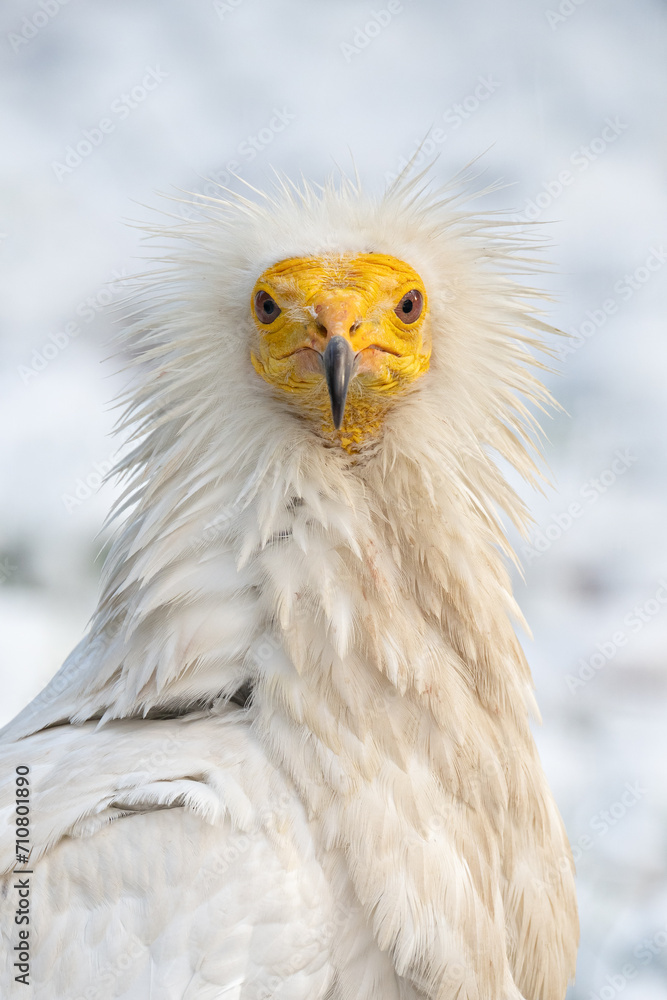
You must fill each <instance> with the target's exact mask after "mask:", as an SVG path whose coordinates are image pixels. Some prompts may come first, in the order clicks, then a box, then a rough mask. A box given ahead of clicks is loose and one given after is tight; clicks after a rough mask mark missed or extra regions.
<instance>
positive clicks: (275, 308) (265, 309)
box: [255, 292, 282, 323]
mask: <svg viewBox="0 0 667 1000" xmlns="http://www.w3.org/2000/svg"><path fill="white" fill-rule="evenodd" d="M255 312H256V313H257V319H258V320H259V321H260V323H273V321H274V319H278V317H279V316H280V313H281V312H282V310H281V309H280V307H279V305H278V303H277V302H276V301H275V300H274V299H272V298H271V296H270V295H269V293H268V292H257V295H256V296H255Z"/></svg>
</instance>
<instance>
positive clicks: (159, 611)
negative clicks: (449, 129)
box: [0, 181, 578, 1000]
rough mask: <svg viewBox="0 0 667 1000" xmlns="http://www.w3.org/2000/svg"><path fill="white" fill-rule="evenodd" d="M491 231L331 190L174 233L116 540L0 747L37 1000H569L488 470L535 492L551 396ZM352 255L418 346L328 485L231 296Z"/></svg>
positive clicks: (519, 294)
mask: <svg viewBox="0 0 667 1000" xmlns="http://www.w3.org/2000/svg"><path fill="white" fill-rule="evenodd" d="M513 232H514V231H513V230H512V229H511V228H508V227H507V225H506V224H505V225H502V224H500V223H497V222H494V220H488V219H484V218H481V217H478V216H473V215H470V214H467V213H465V212H464V211H463V209H462V208H461V204H460V199H459V197H458V196H457V195H455V194H449V195H447V194H444V195H443V194H438V195H435V196H433V197H430V196H428V195H426V194H423V193H420V191H419V190H418V182H417V186H416V185H415V184H412V185H410V184H407V185H403V186H400V185H399V186H397V187H395V188H393V189H391V190H390V191H389V192H388V194H387V195H386V196H385V197H384V198H383V199H380V200H377V201H374V200H373V199H369V198H367V197H365V196H363V195H362V194H361V192H360V191H359V190H358V189H357V187H356V186H355V185H354V184H352V183H351V182H349V181H343V182H341V184H340V185H339V186H338V187H337V186H336V185H335V184H334V183H333V182H332V183H330V184H328V185H327V186H325V187H324V188H323V189H321V190H316V189H314V188H311V187H308V186H304V187H303V189H302V190H297V189H296V188H295V187H293V186H291V185H289V184H288V183H287V182H285V183H282V182H281V183H280V184H279V186H278V189H277V190H276V192H275V194H274V195H273V196H272V197H264V198H263V200H261V201H260V202H259V203H258V204H257V203H253V202H250V201H246V200H244V199H240V198H236V199H234V198H230V200H224V199H221V200H220V201H211V203H210V207H209V209H208V210H207V211H206V212H205V213H204V215H203V217H202V218H201V219H200V220H199V221H196V222H191V223H188V224H186V225H183V226H179V227H178V228H177V229H175V230H173V231H171V232H167V233H166V236H167V237H169V238H171V237H173V238H174V239H175V241H176V243H175V249H174V250H173V253H171V254H170V255H169V256H168V257H167V258H166V259H165V260H164V261H162V263H161V267H162V273H161V274H159V275H157V277H155V278H152V279H150V281H149V282H148V284H147V287H146V290H145V292H144V298H143V303H144V304H143V307H142V309H143V314H145V318H143V319H141V320H140V321H139V322H138V323H136V324H135V325H134V326H133V327H132V329H131V330H130V332H129V334H128V337H127V344H126V351H127V352H128V355H129V357H130V358H131V359H132V360H131V365H132V366H133V367H134V368H135V377H134V382H133V384H132V387H131V389H130V392H129V395H128V409H127V413H126V417H125V421H124V424H123V427H124V428H132V432H133V434H134V436H135V440H136V447H135V450H134V451H133V452H132V454H131V455H130V457H129V458H128V459H126V460H125V461H124V462H123V463H122V466H121V469H120V471H121V472H123V473H124V474H125V475H126V477H127V478H128V487H127V492H126V495H125V498H124V500H123V501H122V503H121V506H122V504H126V505H129V509H130V510H131V513H130V514H129V516H128V517H127V519H126V520H125V521H124V523H122V524H121V526H120V527H119V528H118V530H117V534H116V538H115V541H114V544H113V547H112V549H111V552H110V554H109V557H108V559H107V563H106V567H105V573H104V579H103V589H102V596H101V599H100V602H99V606H98V609H97V612H96V614H95V616H94V619H93V622H92V626H91V629H90V632H89V633H88V635H87V636H86V638H85V639H84V640H83V642H82V643H81V644H80V645H79V646H78V647H77V649H76V650H75V651H74V652H73V654H72V656H71V657H70V658H69V659H68V660H67V661H66V663H65V664H64V666H63V668H62V669H61V671H60V673H59V674H58V675H56V677H55V678H54V679H53V681H52V682H51V684H50V685H49V686H48V687H47V688H46V689H45V691H44V692H43V693H42V694H41V695H40V696H38V698H37V699H36V700H35V702H33V703H32V704H31V705H30V706H28V708H26V709H25V710H24V711H23V712H22V713H21V714H20V715H19V716H18V717H17V719H15V720H14V722H13V723H11V724H10V726H9V727H7V729H6V731H5V743H6V754H7V760H8V764H7V768H9V770H7V768H6V769H5V773H9V772H10V771H11V768H12V766H13V765H12V764H11V763H9V762H13V761H16V762H17V763H28V764H29V765H30V766H31V768H32V769H33V771H32V774H33V778H34V801H33V804H32V815H33V817H34V820H35V826H34V841H33V860H34V861H35V863H36V864H37V868H36V871H37V875H36V876H35V878H37V879H38V882H39V886H40V888H39V895H40V898H39V900H38V901H37V900H36V901H35V911H36V912H39V914H40V915H39V916H38V917H36V923H35V928H34V937H35V946H36V950H35V953H34V962H33V971H34V981H35V984H36V989H37V992H36V993H35V996H39V997H42V996H43V997H45V998H46V997H48V998H49V1000H64V998H65V997H77V996H79V995H81V996H83V995H85V989H86V988H87V987H89V986H91V984H94V983H95V982H97V981H99V980H98V977H99V976H100V975H101V972H100V970H101V969H102V968H103V966H105V965H106V966H109V967H110V968H111V969H112V973H110V977H111V978H110V979H109V982H108V985H106V986H105V987H104V990H105V991H106V992H104V991H103V992H102V993H101V994H100V995H101V996H104V997H109V998H111V997H114V998H118V997H127V998H142V1000H143V998H145V997H155V998H158V997H159V998H163V997H164V998H165V1000H172V998H182V997H183V998H185V997H188V998H190V997H197V998H200V997H201V998H203V997H221V996H223V995H224V997H225V998H234V997H239V998H241V997H242V998H250V997H253V998H254V997H257V996H275V997H285V998H289V1000H297V998H300V997H302V996H303V997H304V1000H305V998H306V997H308V998H309V1000H315V998H318V997H321V998H324V997H330V998H332V1000H347V998H352V997H353V996H354V997H355V1000H379V998H380V997H382V998H383V1000H385V998H394V997H395V998H397V1000H398V998H403V1000H408V998H413V997H416V996H421V997H428V998H434V1000H435V998H438V1000H453V998H458V1000H519V998H520V997H522V996H523V997H525V998H526V1000H561V998H562V997H563V994H564V991H565V987H566V984H567V981H568V979H569V978H570V977H571V976H572V974H573V969H574V961H575V952H576V942H577V934H578V930H577V918H576V906H575V901H574V890H573V878H572V864H571V856H570V851H569V846H568V844H567V840H566V837H565V834H564V831H563V827H562V823H561V821H560V818H559V816H558V813H557V810H556V808H555V806H554V804H553V801H552V799H551V796H550V793H549V790H548V788H547V786H546V782H545V779H544V776H543V773H542V770H541V767H540V764H539V761H538V758H537V755H536V751H535V747H534V744H533V740H532V737H531V734H530V729H529V725H528V712H529V709H530V707H531V705H532V704H533V700H532V693H531V690H530V687H531V684H530V674H529V670H528V667H527V664H526V662H525V659H524V657H523V654H522V651H521V648H520V646H519V644H518V641H517V639H516V636H515V634H514V631H513V627H512V619H514V620H519V621H521V616H520V613H519V611H518V609H517V607H516V605H515V603H514V600H513V597H512V594H511V588H510V583H509V578H508V575H507V571H506V568H505V566H504V562H503V559H504V557H506V556H511V552H510V549H509V546H508V543H507V540H506V538H505V535H504V533H503V529H502V525H501V520H500V518H501V516H502V513H503V512H504V513H505V514H506V515H507V516H508V517H510V518H511V519H512V520H513V521H514V522H515V523H516V524H518V525H519V526H520V527H525V523H526V519H527V514H526V511H525V510H524V508H523V507H522V505H521V503H520V502H519V500H518V499H517V497H516V496H515V495H514V493H513V492H512V490H511V488H510V487H509V486H508V485H507V483H506V482H505V480H504V479H503V477H502V475H501V473H500V472H499V469H498V467H497V465H496V464H495V461H494V455H500V456H502V458H503V459H504V460H506V461H508V462H509V463H511V464H512V465H514V467H515V468H516V469H517V470H518V471H519V473H520V474H521V475H523V476H525V477H526V478H528V479H530V480H533V479H534V478H535V477H536V476H537V471H536V467H535V465H534V462H533V459H532V458H531V448H532V445H531V440H532V437H533V435H534V434H535V431H536V428H537V425H536V420H535V417H534V412H535V409H538V410H539V409H541V408H543V407H544V406H545V405H547V404H548V403H549V396H548V393H547V392H546V390H545V389H544V388H543V386H542V385H541V384H540V382H539V380H538V379H537V377H536V375H535V374H534V369H535V368H536V367H539V364H540V363H539V361H538V360H537V358H536V357H534V356H533V353H532V352H534V351H535V350H539V349H541V348H542V341H543V335H544V333H545V332H546V331H547V330H548V327H547V326H546V325H545V324H544V322H543V320H542V318H541V314H540V312H539V311H538V310H537V309H536V307H535V306H534V304H533V303H534V302H535V293H534V292H533V291H532V290H531V289H530V288H529V287H527V286H525V285H524V284H523V280H524V278H523V275H524V274H525V273H526V272H529V271H530V270H531V267H532V268H533V269H534V267H535V265H531V264H530V263H529V262H527V261H526V259H525V258H526V255H527V252H528V256H530V253H529V250H530V248H527V247H526V238H525V236H522V235H521V234H520V233H517V235H513ZM163 235H165V234H163ZM179 241H180V242H179ZM368 251H376V252H379V253H388V254H392V255H394V256H396V257H399V258H401V259H403V260H405V261H407V262H408V263H409V264H410V265H411V266H412V267H413V268H415V270H417V272H418V273H419V274H420V275H421V277H422V278H423V280H424V283H425V286H426V288H427V289H428V293H429V302H430V308H431V319H430V322H431V326H432V333H433V340H434V346H433V356H432V363H431V368H430V371H429V372H428V373H427V375H425V376H424V377H423V379H422V380H421V381H420V384H419V388H418V389H416V390H415V391H413V392H412V393H411V394H410V395H408V396H407V397H405V398H404V399H402V400H401V401H400V402H399V403H397V404H396V405H395V406H394V408H393V410H391V411H390V412H389V413H388V416H387V418H386V422H385V426H384V428H383V432H382V435H381V437H380V438H379V439H378V440H377V441H375V443H374V444H372V445H371V446H369V447H367V448H366V449H365V450H363V451H362V452H361V454H360V455H359V456H355V457H354V458H351V457H350V456H349V455H347V454H346V453H345V452H343V451H338V450H336V449H334V448H330V447H324V446H323V444H322V441H321V439H320V438H319V437H318V436H317V434H316V433H314V432H313V430H312V429H311V428H310V427H309V425H308V423H307V422H305V421H303V420H302V419H300V416H299V414H298V412H297V411H295V410H294V409H293V408H291V406H290V403H289V402H286V401H285V400H283V399H278V398H277V397H276V396H275V395H274V393H273V391H272V389H271V388H270V387H269V386H268V385H266V384H265V383H264V382H262V381H261V380H260V379H259V378H258V377H257V376H256V374H255V372H254V370H253V369H252V367H251V365H250V363H249V353H250V349H251V347H252V346H253V343H254V339H253V338H255V337H256V336H257V334H256V331H255V330H254V327H253V326H252V325H251V324H250V322H249V316H248V302H249V300H250V294H251V291H252V287H253V285H254V283H255V281H256V279H257V276H258V275H259V274H260V273H261V272H262V271H263V270H264V269H265V268H266V267H267V266H269V265H271V264H273V263H274V262H276V261H278V260H281V259H284V258H288V257H295V256H303V255H308V256H313V255H317V254H323V253H331V252H336V253H339V252H345V253H355V252H368ZM244 684H251V685H252V687H253V699H252V704H251V707H250V708H248V709H245V710H242V709H240V708H233V707H232V706H229V707H225V704H226V702H227V699H228V698H229V697H230V696H231V695H232V694H233V693H234V692H235V691H237V690H238V689H239V688H241V686H242V685H244ZM160 713H163V714H164V713H170V714H172V715H173V714H178V715H179V718H174V719H171V720H163V721H160V720H159V719H158V718H156V716H159V714H160ZM145 716H150V717H149V718H143V717H145ZM99 719H102V725H101V726H100V725H95V723H94V722H90V721H87V720H99ZM114 720H119V721H114ZM72 723H73V724H74V725H72ZM49 726H50V727H53V728H46V727H49ZM31 734H34V735H31ZM164 740H168V741H169V746H170V747H172V748H173V752H172V753H169V752H166V751H165V760H164V761H162V759H161V758H159V759H158V761H157V762H156V761H155V760H154V759H153V756H152V754H153V753H154V751H155V752H157V751H156V749H155V748H159V747H160V745H161V742H162V741H164ZM4 794H5V798H4V799H3V802H2V805H3V809H4V810H5V812H6V813H7V816H8V817H10V814H11V809H12V806H13V799H12V798H11V795H9V793H4ZM8 796H9V797H8ZM239 838H243V844H244V845H245V846H244V847H243V849H242V850H239V851H238V852H237V853H238V857H235V860H234V863H233V864H228V865H227V867H224V865H223V867H224V870H220V869H221V865H220V863H219V859H220V857H221V852H222V856H224V852H225V850H228V851H229V850H232V853H233V850H234V845H235V844H236V846H237V847H238V845H239V843H240V841H239ZM230 845H232V846H231V848H230ZM13 846H14V845H13V838H12V836H11V835H10V834H9V833H4V834H3V835H2V837H1V838H0V848H1V849H2V851H3V852H4V854H3V858H4V864H5V868H4V870H5V871H9V870H10V867H11V864H12V856H13ZM224 864H227V862H224ZM216 865H217V867H216ZM10 892H11V890H10ZM1 926H2V933H3V935H4V936H6V939H7V941H11V938H12V933H13V928H12V924H11V913H9V911H8V912H7V914H6V915H5V917H4V922H3V923H2V925H1ZM325 928H329V930H327V932H326V933H325ZM330 928H333V930H330ZM66 942H67V943H68V948H67V949H66V948H65V943H66ZM134 951H136V953H137V954H136V956H135V955H134ZM130 952H132V956H131V960H130V964H129V966H128V968H127V969H120V968H119V965H118V963H119V961H120V957H119V956H121V955H127V954H130ZM10 973H11V969H9V970H8V973H7V981H9V979H10ZM40 983H41V984H42V985H39V984H40ZM47 984H48V985H47ZM267 984H268V985H267ZM40 990H41V992H40ZM261 990H265V991H268V992H264V993H262V992H261ZM11 995H13V994H11ZM17 995H22V994H20V988H19V992H17Z"/></svg>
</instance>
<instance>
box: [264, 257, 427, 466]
mask: <svg viewBox="0 0 667 1000" xmlns="http://www.w3.org/2000/svg"><path fill="white" fill-rule="evenodd" d="M412 290H417V291H418V292H420V293H421V295H422V296H423V307H422V310H421V314H420V316H419V317H418V319H416V320H414V321H413V322H409V317H406V321H404V320H403V319H402V318H401V316H402V315H403V314H402V313H400V315H397V314H396V312H395V311H394V310H395V309H396V307H397V306H398V304H399V302H400V301H401V299H402V298H403V296H404V295H406V294H407V293H408V292H410V291H412ZM261 291H264V292H266V293H267V294H268V295H270V296H271V298H272V299H273V300H274V301H275V303H276V304H277V305H278V307H279V308H280V310H281V312H280V315H278V316H277V317H276V319H275V320H273V322H270V323H268V324H266V323H262V322H260V320H259V318H258V316H257V311H256V306H255V297H256V295H257V293H258V292H261ZM251 309H252V313H253V317H254V319H255V323H256V326H257V330H258V333H259V344H258V348H257V350H256V351H255V350H253V351H252V353H251V360H252V363H253V365H254V368H255V371H256V372H257V373H258V374H259V375H261V377H262V378H263V379H265V380H266V381H267V382H268V383H270V384H271V385H273V386H275V387H276V389H278V390H279V391H281V392H285V393H289V394H291V396H292V397H293V398H294V399H295V401H296V400H297V399H298V402H299V404H300V406H301V408H302V410H303V412H304V414H305V415H307V416H309V417H310V418H312V419H315V420H316V421H317V423H318V425H319V429H320V431H321V433H322V434H323V435H324V436H325V437H326V438H327V439H329V440H331V441H332V442H335V443H338V444H339V445H340V446H341V447H342V448H344V449H345V450H346V451H349V452H357V451H359V448H360V446H361V445H362V444H363V443H364V442H365V441H366V440H367V439H368V438H369V437H372V436H374V435H375V434H377V432H378V430H379V428H380V426H381V424H382V420H383V417H384V414H385V413H386V411H387V408H388V407H389V406H390V405H391V402H392V400H393V399H394V398H395V397H396V396H398V395H401V394H403V393H405V392H406V391H407V390H408V388H409V387H410V386H412V385H413V384H414V383H415V382H416V380H417V379H418V378H420V376H421V375H423V374H424V373H425V372H426V371H428V367H429V362H430V357H431V340H430V336H429V335H428V319H427V317H428V301H427V297H426V290H425V288H424V284H423V282H422V280H421V278H420V277H419V275H418V274H417V272H416V271H414V270H413V268H411V267H410V266H409V264H406V263H404V261H401V260H398V259H397V258H396V257H390V256H388V255H385V254H377V253H366V254H357V255H335V256H333V255H332V256H330V257H329V256H327V257H312V258H311V257H296V258H292V259H289V260H283V261H280V262H279V263H277V264H274V265H273V266H272V267H269V268H268V269H267V270H266V271H264V273H263V274H262V275H261V277H260V278H259V280H258V281H257V284H256V285H255V287H254V289H253V293H252V305H251ZM335 336H341V337H343V338H345V340H346V341H347V342H348V343H349V344H350V346H351V348H352V351H353V352H354V354H355V356H356V357H355V365H356V368H355V374H354V376H353V377H352V380H351V382H350V386H349V390H348V396H347V404H346V407H345V412H344V417H343V424H342V426H341V427H340V429H339V430H336V429H335V427H334V424H333V419H332V416H331V405H330V400H329V395H328V391H327V386H326V381H325V377H324V371H323V367H322V361H321V357H322V355H323V354H324V351H325V350H326V347H327V344H328V343H329V341H330V340H331V338H332V337H335Z"/></svg>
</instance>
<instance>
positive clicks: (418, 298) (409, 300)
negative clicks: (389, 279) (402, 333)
mask: <svg viewBox="0 0 667 1000" xmlns="http://www.w3.org/2000/svg"><path fill="white" fill-rule="evenodd" d="M423 305H424V296H423V295H422V293H421V292H420V291H418V290H417V289H416V288H413V289H412V291H411V292H406V294H405V295H404V296H403V298H402V299H401V301H400V302H399V303H398V305H397V306H396V308H395V309H394V312H395V313H396V315H397V316H398V318H399V319H400V320H402V322H403V323H414V322H415V320H418V319H419V317H420V316H421V312H422V307H423Z"/></svg>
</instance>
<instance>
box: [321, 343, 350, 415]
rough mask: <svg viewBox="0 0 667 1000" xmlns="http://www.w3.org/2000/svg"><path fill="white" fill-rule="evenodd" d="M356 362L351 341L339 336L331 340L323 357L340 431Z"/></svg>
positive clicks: (332, 413)
mask: <svg viewBox="0 0 667 1000" xmlns="http://www.w3.org/2000/svg"><path fill="white" fill-rule="evenodd" d="M356 360H357V359H356V356H355V353H354V351H353V350H352V347H351V345H350V343H349V341H347V340H346V339H345V337H341V336H339V335H336V336H335V337H332V338H331V340H330V341H329V343H328V344H327V346H326V350H325V352H324V354H323V355H322V364H323V366H324V374H325V377H326V380H327V388H328V390H329V399H330V400H331V416H332V417H333V423H334V427H335V428H336V430H340V427H341V425H342V423H343V415H344V413H345V401H346V399H347V390H348V388H349V385H350V379H351V377H352V374H353V372H354V369H355V368H356Z"/></svg>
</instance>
